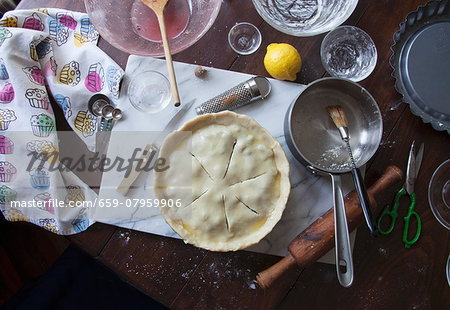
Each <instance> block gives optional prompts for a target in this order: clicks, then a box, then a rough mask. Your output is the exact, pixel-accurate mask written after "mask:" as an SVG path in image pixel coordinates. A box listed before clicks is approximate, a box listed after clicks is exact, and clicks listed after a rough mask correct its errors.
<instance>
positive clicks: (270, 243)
mask: <svg viewBox="0 0 450 310" xmlns="http://www.w3.org/2000/svg"><path fill="white" fill-rule="evenodd" d="M174 67H175V72H176V77H177V82H178V88H179V93H180V99H181V103H182V104H183V102H189V101H191V100H195V103H194V104H193V106H192V107H191V109H190V110H189V111H188V112H187V113H186V114H185V116H184V117H183V119H182V120H181V121H180V122H179V126H178V127H180V126H181V125H182V124H183V123H184V122H185V121H188V120H190V119H192V118H194V117H195V116H196V114H195V111H194V107H195V106H198V105H200V104H201V103H202V102H204V101H206V100H208V99H210V98H212V97H214V96H216V95H218V94H220V93H222V92H223V91H225V90H227V89H229V88H231V87H233V86H235V85H237V84H239V83H240V82H243V81H245V80H247V79H249V78H251V77H252V75H248V74H243V73H238V72H232V71H227V70H219V69H214V68H206V69H207V70H208V73H207V77H206V78H205V79H200V78H197V77H196V76H195V75H194V69H195V68H196V67H197V65H191V64H184V63H177V62H175V63H174ZM145 70H155V71H158V72H160V73H162V74H164V75H165V76H166V77H167V76H168V75H167V69H166V63H165V61H164V60H161V59H155V58H148V57H139V56H130V57H129V59H128V64H127V68H126V77H125V80H124V84H123V85H122V88H121V89H122V90H121V96H120V97H121V99H120V100H119V102H118V106H119V107H120V108H121V109H122V110H123V112H124V115H125V117H124V119H123V120H121V121H119V122H117V123H116V125H115V127H114V130H113V134H112V137H111V142H110V147H109V150H108V156H109V157H112V156H116V155H122V156H125V157H126V156H129V155H130V154H128V155H127V150H125V149H124V148H123V147H122V143H123V141H124V140H123V139H125V138H124V137H123V134H122V136H121V135H120V132H121V131H158V130H159V131H161V130H162V129H163V128H164V126H165V125H166V123H167V119H168V116H170V114H171V113H172V111H173V110H172V106H171V105H169V106H168V107H167V108H166V109H165V110H163V111H161V112H160V113H158V114H145V113H142V112H139V111H137V110H136V109H134V108H133V107H132V106H131V104H130V103H129V101H128V98H127V94H126V88H127V86H128V80H129V77H132V76H133V75H134V74H136V73H138V72H141V71H145ZM270 82H271V84H272V92H271V94H270V95H269V97H268V98H267V99H265V100H259V101H257V102H255V103H252V104H250V105H247V106H244V107H241V108H239V109H237V110H236V111H235V112H238V113H242V114H247V115H249V116H251V117H253V118H254V119H255V120H256V121H257V122H258V123H259V124H261V125H262V126H263V127H265V128H266V129H267V130H268V131H269V132H270V133H271V134H272V135H273V136H274V137H275V138H276V139H277V140H278V141H279V142H280V143H281V145H282V147H283V148H284V150H285V152H286V155H287V157H288V160H289V162H290V165H291V170H290V180H291V186H292V189H291V194H290V198H289V201H288V204H287V206H286V210H285V211H284V214H283V217H282V219H281V220H280V222H279V223H278V224H277V225H276V226H275V228H274V230H273V231H272V232H271V233H270V234H269V235H268V236H267V237H266V238H264V239H263V240H262V241H261V242H260V243H259V244H257V245H255V246H252V247H250V248H248V249H246V250H249V251H254V252H261V253H268V254H273V255H280V256H284V255H286V253H287V246H288V244H289V242H290V241H291V240H292V239H293V238H294V237H295V236H296V235H297V234H298V233H299V232H301V231H303V230H304V229H305V228H306V227H308V226H309V225H310V224H311V223H312V222H313V221H314V220H316V219H317V218H318V217H319V216H321V215H322V214H323V213H324V212H326V211H327V210H328V209H329V208H330V207H331V206H332V193H331V183H330V179H329V178H328V177H318V176H314V175H312V174H311V173H309V172H308V171H307V170H306V169H305V168H304V167H303V166H302V165H301V164H300V163H298V162H297V161H296V160H295V158H294V157H293V155H292V154H291V152H290V151H289V149H288V147H287V145H286V141H285V137H284V132H283V121H284V116H285V113H286V111H287V109H288V107H289V105H290V104H291V103H292V102H293V100H294V99H295V98H296V97H297V96H298V95H299V94H300V93H301V92H302V91H303V89H304V88H305V85H300V84H295V83H289V82H282V81H278V80H274V79H270ZM143 134H144V135H143V136H142V143H141V144H140V145H136V147H143V146H145V144H146V143H151V142H152V141H151V139H152V138H151V137H149V136H148V135H147V136H145V133H143ZM151 175H152V173H146V174H143V175H141V176H140V177H139V178H138V180H137V182H136V183H135V185H138V188H137V189H133V190H132V191H130V192H129V195H128V196H127V198H143V197H146V198H150V197H154V195H153V190H152V187H151V186H149V184H151V179H152V176H151ZM122 178H123V173H119V172H117V171H109V172H105V173H104V175H103V179H102V186H101V190H100V194H99V198H100V199H101V198H110V199H118V200H120V201H122V202H124V201H125V197H123V196H122V195H120V194H119V193H117V192H116V191H115V188H116V187H117V185H118V184H119V183H120V182H121V179H122ZM343 183H344V192H348V191H349V190H351V189H353V185H352V183H351V178H348V177H347V176H344V178H343ZM104 212H108V213H104ZM111 212H112V211H111V210H105V209H102V210H100V209H99V211H98V212H97V213H96V216H95V217H96V219H97V220H98V221H102V222H106V223H109V224H113V225H117V226H121V227H125V228H132V229H135V230H140V231H144V232H149V233H154V234H158V235H163V236H169V237H174V238H179V236H178V235H177V234H176V233H175V232H174V231H173V230H172V229H171V228H170V227H169V226H168V225H167V224H166V223H165V221H164V219H163V217H162V216H161V214H160V213H159V210H158V208H146V209H145V210H142V209H137V210H132V211H130V210H128V211H127V209H125V212H124V213H123V214H121V213H120V212H118V213H117V214H114V213H111ZM122 212H123V211H122ZM111 214H113V215H111ZM351 239H352V244H353V239H354V234H353V235H352V238H351ZM328 261H329V262H333V261H334V259H333V255H332V253H329V255H328Z"/></svg>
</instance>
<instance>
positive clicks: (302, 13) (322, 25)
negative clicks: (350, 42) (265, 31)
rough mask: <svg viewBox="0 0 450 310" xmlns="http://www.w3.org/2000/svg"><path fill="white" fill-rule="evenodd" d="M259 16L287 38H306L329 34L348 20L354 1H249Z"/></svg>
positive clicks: (356, 2)
mask: <svg viewBox="0 0 450 310" xmlns="http://www.w3.org/2000/svg"><path fill="white" fill-rule="evenodd" d="M252 1H253V4H254V5H255V8H256V10H257V11H258V13H259V15H261V17H262V18H263V19H264V20H265V21H266V22H267V23H268V24H269V25H271V26H272V27H274V28H275V29H277V30H279V31H281V32H284V33H286V34H289V35H293V36H297V37H309V36H314V35H317V34H320V33H324V32H327V31H330V30H332V29H334V28H336V27H337V26H339V25H341V24H342V23H343V22H345V21H346V20H347V18H349V17H350V15H351V14H352V13H353V11H354V10H355V8H356V5H357V4H358V0H303V1H297V0H252Z"/></svg>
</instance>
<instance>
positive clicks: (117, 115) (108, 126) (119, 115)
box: [106, 108, 123, 131]
mask: <svg viewBox="0 0 450 310" xmlns="http://www.w3.org/2000/svg"><path fill="white" fill-rule="evenodd" d="M111 114H112V119H111V120H108V123H107V124H106V131H111V130H112V129H113V127H114V124H115V123H116V122H117V121H118V120H120V119H122V117H123V114H122V110H121V109H118V108H115V109H114V110H112V112H111Z"/></svg>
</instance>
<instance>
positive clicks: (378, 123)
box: [284, 78, 383, 287]
mask: <svg viewBox="0 0 450 310" xmlns="http://www.w3.org/2000/svg"><path fill="white" fill-rule="evenodd" d="M330 105H340V106H342V107H343V109H344V112H345V114H346V117H347V120H348V130H349V135H350V146H351V149H352V151H353V157H354V159H355V164H356V167H358V168H360V167H361V166H363V165H364V164H366V163H367V161H368V160H369V159H370V158H371V157H372V156H373V155H374V154H375V152H376V150H377V149H378V146H379V144H380V141H381V137H382V132H383V121H382V118H381V113H380V109H379V108H378V105H377V103H376V102H375V100H374V98H373V97H372V96H371V95H370V93H369V92H368V91H367V90H365V89H364V88H363V87H361V86H360V85H359V84H357V83H355V82H352V81H350V80H346V79H341V78H323V79H319V80H317V81H314V82H313V83H311V84H309V85H308V86H307V87H306V89H305V90H304V91H303V92H302V93H301V94H300V95H299V96H298V97H297V99H296V100H294V102H293V103H292V104H291V106H290V107H289V109H288V111H287V113H286V117H285V122H284V131H285V136H286V142H287V145H288V147H289V149H290V151H291V152H292V154H293V155H294V157H295V158H296V159H297V160H298V161H300V162H301V163H303V164H304V165H305V166H306V167H307V168H308V169H309V170H311V171H312V172H318V173H323V174H329V175H330V176H331V180H332V185H333V198H334V211H335V243H336V244H335V245H336V268H337V275H338V280H339V282H340V283H341V285H343V286H345V287H348V286H350V285H351V283H352V281H353V262H352V255H351V249H350V242H349V237H348V226H347V218H346V214H345V206H344V195H343V192H342V189H341V174H343V173H348V172H350V171H351V170H352V164H351V161H350V158H349V154H348V150H347V147H346V144H345V142H343V141H342V139H341V136H340V134H339V131H338V130H337V128H336V126H335V124H334V123H333V121H332V119H331V118H330V116H329V114H328V113H327V110H326V107H327V106H330ZM342 266H344V268H342Z"/></svg>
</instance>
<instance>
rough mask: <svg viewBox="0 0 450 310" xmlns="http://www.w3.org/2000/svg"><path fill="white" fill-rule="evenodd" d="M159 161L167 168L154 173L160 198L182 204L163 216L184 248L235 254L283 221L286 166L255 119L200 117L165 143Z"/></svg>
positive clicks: (277, 146)
mask: <svg viewBox="0 0 450 310" xmlns="http://www.w3.org/2000/svg"><path fill="white" fill-rule="evenodd" d="M187 132H189V133H190V132H192V134H186V133H187ZM160 157H161V158H165V159H166V160H167V164H168V166H169V167H170V168H169V169H167V170H165V171H164V172H155V174H154V177H155V179H154V188H155V194H156V197H157V198H158V199H166V201H167V200H170V199H172V200H179V201H182V202H181V203H180V204H178V206H175V205H172V206H171V207H168V206H165V207H161V212H162V214H163V216H164V218H165V220H166V222H167V223H168V224H169V225H170V226H171V227H172V228H173V229H174V230H175V232H177V233H178V234H179V235H180V236H181V237H182V238H183V239H184V240H185V242H187V243H190V244H193V245H195V246H198V247H201V248H204V249H208V250H213V251H235V250H239V249H242V248H245V247H248V246H250V245H253V244H255V243H258V242H259V241H260V240H261V239H262V238H264V237H265V236H266V235H267V234H268V233H269V232H270V231H271V230H272V228H273V227H274V226H275V224H276V223H277V222H278V221H279V220H280V217H281V215H282V213H283V210H284V208H285V205H286V202H287V199H288V196H289V192H290V182H289V163H288V161H287V159H286V155H285V154H284V151H283V149H282V147H281V146H280V144H279V143H278V141H277V140H275V139H274V138H273V137H272V136H271V135H270V134H269V133H268V132H267V130H265V129H264V128H263V127H261V126H260V125H259V124H258V123H257V122H256V121H255V120H254V119H253V118H251V117H249V116H245V115H241V114H237V113H234V112H229V111H225V112H221V113H216V114H205V115H202V116H199V117H197V118H195V119H193V120H192V121H189V122H187V123H186V124H185V125H184V126H183V127H181V128H180V130H178V131H175V132H174V133H172V134H170V135H169V136H168V137H167V138H166V139H165V141H164V143H163V145H162V147H161V152H160ZM186 158H187V159H186ZM180 197H181V198H180Z"/></svg>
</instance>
